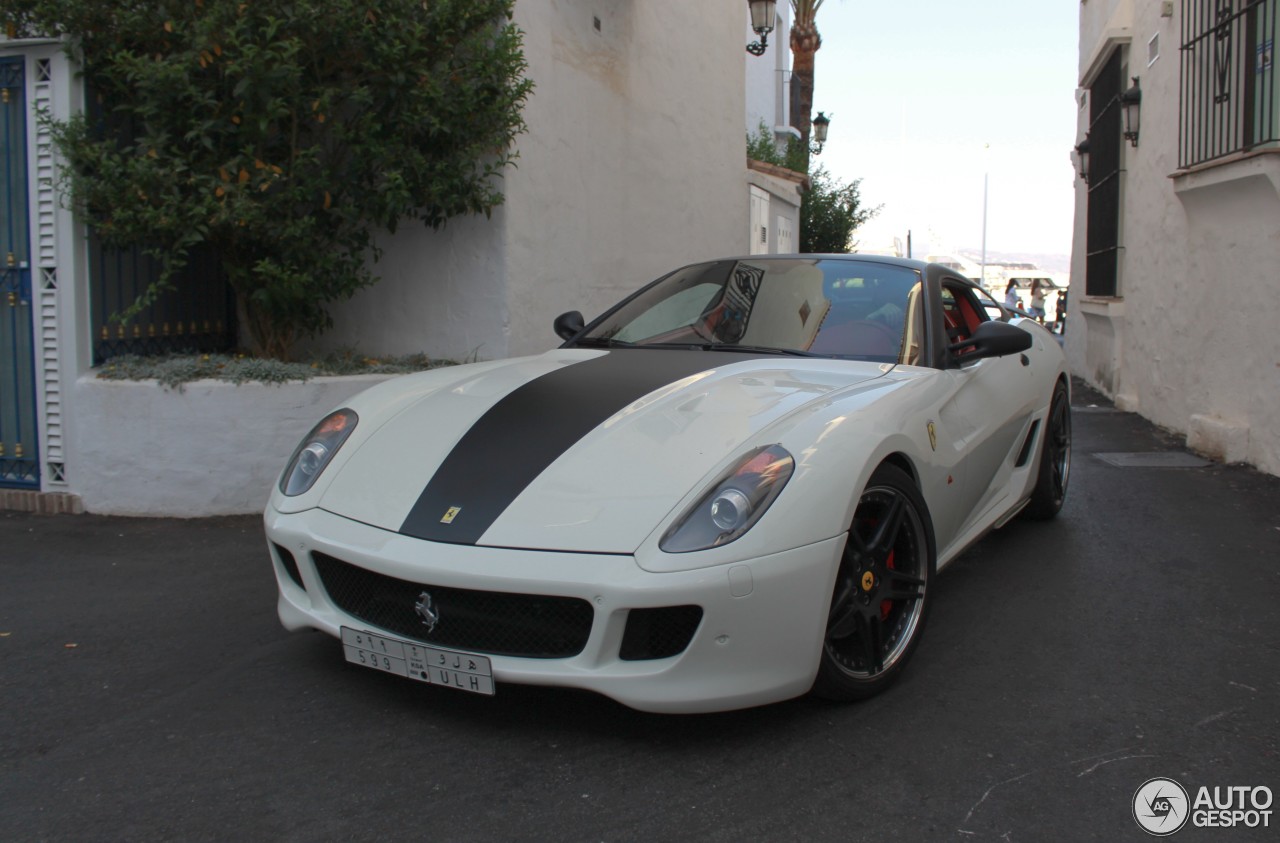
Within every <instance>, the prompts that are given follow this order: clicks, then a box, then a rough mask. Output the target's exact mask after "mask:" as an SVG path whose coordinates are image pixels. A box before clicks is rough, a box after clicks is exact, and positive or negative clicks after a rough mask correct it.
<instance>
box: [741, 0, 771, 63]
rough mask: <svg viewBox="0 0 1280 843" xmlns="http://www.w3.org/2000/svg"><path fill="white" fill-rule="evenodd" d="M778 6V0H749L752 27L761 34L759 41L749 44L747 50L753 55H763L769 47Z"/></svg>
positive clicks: (757, 33)
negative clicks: (770, 34)
mask: <svg viewBox="0 0 1280 843" xmlns="http://www.w3.org/2000/svg"><path fill="white" fill-rule="evenodd" d="M777 6H778V3H777V0H747V7H748V8H749V9H751V28H752V29H753V30H755V33H756V35H759V36H760V40H759V41H753V42H752V43H750V44H748V45H747V52H748V53H750V54H751V55H753V56H763V55H764V51H765V50H767V49H769V33H770V32H773V22H774V20H776V18H777Z"/></svg>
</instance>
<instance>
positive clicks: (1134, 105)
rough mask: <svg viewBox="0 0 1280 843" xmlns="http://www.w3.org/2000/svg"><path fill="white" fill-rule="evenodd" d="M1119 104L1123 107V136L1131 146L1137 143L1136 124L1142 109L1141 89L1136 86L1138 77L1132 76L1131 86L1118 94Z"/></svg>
mask: <svg viewBox="0 0 1280 843" xmlns="http://www.w3.org/2000/svg"><path fill="white" fill-rule="evenodd" d="M1120 105H1121V107H1123V108H1124V138H1125V140H1127V141H1128V142H1129V144H1130V145H1131V146H1137V145H1138V124H1139V119H1140V118H1141V116H1142V115H1141V110H1142V89H1141V88H1139V87H1138V77H1137V76H1135V77H1133V86H1132V87H1131V88H1129V90H1127V91H1125V92H1124V93H1123V94H1121V95H1120Z"/></svg>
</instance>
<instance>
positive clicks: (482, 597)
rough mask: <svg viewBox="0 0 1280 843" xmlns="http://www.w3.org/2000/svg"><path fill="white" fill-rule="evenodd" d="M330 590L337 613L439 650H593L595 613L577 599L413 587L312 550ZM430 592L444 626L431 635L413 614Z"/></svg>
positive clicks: (540, 653) (551, 653)
mask: <svg viewBox="0 0 1280 843" xmlns="http://www.w3.org/2000/svg"><path fill="white" fill-rule="evenodd" d="M311 556H312V559H313V560H314V561H315V565H316V570H317V571H318V572H319V573H320V580H321V582H323V583H324V588H325V591H327V592H328V594H329V599H331V600H332V601H333V603H334V605H336V606H337V607H338V608H340V609H341V610H342V611H344V612H346V613H347V614H349V615H352V616H354V617H357V618H360V619H361V620H363V621H365V622H367V623H369V624H372V625H373V626H376V627H378V628H380V629H385V630H387V631H388V632H394V633H396V634H397V635H402V636H405V637H406V638H412V639H414V640H416V641H423V642H426V643H428V644H434V645H436V646H439V647H455V648H458V649H460V650H470V651H472V652H478V653H492V654H494V655H500V656H522V657H524V658H533V659H562V658H568V657H570V656H575V655H577V654H578V653H580V652H582V648H583V647H584V646H586V643H587V637H588V636H589V635H590V634H591V622H592V619H593V617H594V614H595V613H594V612H593V610H592V608H591V604H590V603H588V602H587V601H586V600H580V599H578V598H576V597H546V596H543V595H540V594H508V593H506V592H498V591H472V590H470V589H463V588H445V587H443V586H436V585H428V584H423V583H412V582H408V581H406V580H401V579H396V578H395V577H387V576H383V575H382V574H375V573H374V572H372V571H367V570H365V569H364V568H358V567H356V566H355V565H350V564H348V563H346V562H343V561H342V560H340V559H335V558H333V557H332V556H327V555H326V554H323V553H313V554H312V555H311ZM423 591H428V592H430V594H431V600H432V604H433V605H434V606H435V607H436V609H437V610H438V611H439V613H440V621H439V623H438V624H437V625H436V628H435V629H434V630H432V631H430V632H428V631H427V627H426V626H425V625H424V624H423V622H422V618H420V617H418V615H417V613H415V612H414V608H413V607H414V604H415V603H417V602H418V597H419V595H421V594H422V592H423Z"/></svg>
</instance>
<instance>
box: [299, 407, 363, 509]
mask: <svg viewBox="0 0 1280 843" xmlns="http://www.w3.org/2000/svg"><path fill="white" fill-rule="evenodd" d="M359 420H360V417H359V416H357V415H356V413H355V410H338V411H337V412H336V413H330V414H329V415H327V416H325V418H324V420H323V421H321V422H320V423H319V424H318V425H316V426H315V427H313V428H312V429H311V432H310V433H308V434H307V438H306V439H303V440H302V443H301V444H300V445H298V448H297V450H295V451H294V452H293V456H292V457H291V458H290V459H289V467H288V468H286V469H285V470H284V474H283V475H281V477H280V491H282V492H284V493H285V494H286V495H288V496H290V497H293V496H294V495H300V494H302V493H303V492H305V491H307V489H310V488H311V486H312V485H313V484H314V483H315V482H316V478H317V477H319V476H320V472H322V471H324V467H325V466H327V465H328V464H329V461H330V460H332V459H333V455H334V454H336V453H338V449H339V448H341V447H342V443H343V442H346V441H347V437H348V436H350V435H351V431H353V430H355V429H356V422H357V421H359Z"/></svg>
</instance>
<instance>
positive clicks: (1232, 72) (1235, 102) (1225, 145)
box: [1178, 0, 1280, 168]
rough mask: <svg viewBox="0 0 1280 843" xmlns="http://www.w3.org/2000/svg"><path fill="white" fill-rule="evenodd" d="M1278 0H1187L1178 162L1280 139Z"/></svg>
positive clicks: (1196, 160)
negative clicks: (1279, 113) (1277, 53)
mask: <svg viewBox="0 0 1280 843" xmlns="http://www.w3.org/2000/svg"><path fill="white" fill-rule="evenodd" d="M1278 6H1280V2H1278V0H1183V2H1182V46H1181V54H1182V65H1181V75H1180V86H1179V105H1178V114H1179V126H1178V134H1179V137H1178V166H1179V167H1180V168H1187V167H1193V166H1195V165H1197V164H1204V163H1207V162H1210V161H1215V160H1217V159H1219V158H1223V157H1225V156H1228V155H1232V154H1235V153H1239V152H1248V151H1250V150H1253V149H1257V148H1261V147H1275V146H1277V145H1280V144H1278V141H1280V120H1278V119H1277V110H1278V109H1277V106H1278V104H1280V95H1278V94H1277V90H1276V71H1275V40H1276V12H1277V7H1278Z"/></svg>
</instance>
